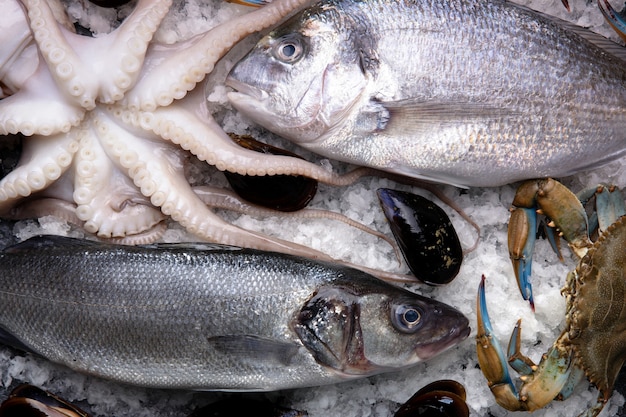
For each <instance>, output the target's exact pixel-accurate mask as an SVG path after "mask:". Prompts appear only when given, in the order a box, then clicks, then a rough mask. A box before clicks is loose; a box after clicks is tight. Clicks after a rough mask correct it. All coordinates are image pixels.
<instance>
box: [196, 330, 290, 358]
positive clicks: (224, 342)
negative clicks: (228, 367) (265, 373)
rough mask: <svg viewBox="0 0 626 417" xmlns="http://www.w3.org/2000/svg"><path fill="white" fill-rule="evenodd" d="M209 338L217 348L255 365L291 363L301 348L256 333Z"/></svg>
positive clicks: (213, 346)
mask: <svg viewBox="0 0 626 417" xmlns="http://www.w3.org/2000/svg"><path fill="white" fill-rule="evenodd" d="M207 340H208V342H209V344H210V345H211V347H212V348H214V349H215V350H217V351H219V352H222V353H224V354H228V355H230V356H232V357H233V358H236V359H237V360H240V361H244V362H249V363H251V364H255V365H258V364H259V363H263V364H268V363H274V364H277V365H289V364H290V363H291V361H292V359H293V357H294V356H295V355H296V353H297V352H298V349H299V348H300V346H299V345H297V344H296V343H289V342H283V341H280V340H275V339H270V338H265V337H261V336H256V335H224V336H213V337H209V338H208V339H207Z"/></svg>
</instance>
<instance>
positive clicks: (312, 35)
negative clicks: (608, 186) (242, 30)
mask: <svg viewBox="0 0 626 417" xmlns="http://www.w3.org/2000/svg"><path fill="white" fill-rule="evenodd" d="M588 39H591V40H593V41H594V42H595V43H597V44H600V43H602V44H603V46H604V47H605V48H604V49H611V52H615V54H619V55H620V56H619V57H618V56H616V55H612V54H611V53H608V52H606V51H605V50H604V49H601V48H599V47H597V46H595V45H594V43H592V42H590V41H589V40H588ZM609 44H611V42H609V41H607V40H606V39H603V38H601V37H599V36H596V35H593V34H590V33H585V32H584V31H583V30H582V29H580V28H578V29H574V28H573V27H572V26H571V25H566V24H564V23H563V22H560V21H557V20H556V19H552V18H549V17H547V16H545V15H542V14H539V13H537V12H533V11H532V10H529V9H527V8H524V7H522V6H519V5H516V4H513V3H510V2H506V1H501V0H431V1H422V0H366V1H355V0H323V1H322V2H319V3H316V4H315V5H314V6H312V7H310V8H309V9H306V10H305V11H303V12H301V13H300V14H298V15H296V16H295V17H294V18H292V19H291V20H289V21H287V22H285V23H284V24H283V25H281V26H280V27H278V28H276V29H275V30H273V31H272V32H271V33H269V34H268V35H267V36H266V37H264V38H262V39H261V40H260V41H259V43H258V44H257V45H256V46H255V47H254V48H253V50H252V51H250V53H249V54H248V55H247V56H246V57H244V58H243V59H242V60H241V61H240V62H239V63H237V64H236V65H235V67H234V68H233V69H232V70H231V72H230V74H229V76H228V78H227V84H228V85H230V86H231V87H233V88H234V89H235V90H238V91H236V92H232V93H229V98H230V100H231V103H232V104H233V106H234V107H235V108H237V109H238V110H239V111H241V112H242V113H244V114H245V115H246V116H248V117H249V118H251V119H252V120H253V121H255V122H257V123H259V124H261V125H262V126H264V127H266V128H267V129H269V130H271V131H273V132H275V133H277V134H279V135H281V136H283V137H285V138H287V139H289V140H291V141H294V142H296V143H298V144H299V145H301V146H303V147H306V148H307V149H309V150H311V151H313V152H316V153H319V154H322V155H325V156H327V157H330V158H334V159H339V160H344V161H347V162H351V163H355V164H358V165H367V166H372V167H375V168H379V169H383V170H387V171H391V172H394V173H399V174H402V175H407V176H412V177H417V178H425V179H429V180H434V181H437V182H443V183H450V184H454V185H460V186H497V185H502V184H507V183H511V182H514V181H517V180H522V179H528V178H536V177H546V176H557V177H559V176H565V175H569V174H572V173H574V172H577V171H580V170H583V169H588V168H591V167H595V166H598V165H600V164H602V163H605V162H607V161H610V160H613V159H616V158H618V157H620V156H622V155H623V154H624V152H625V148H626V61H625V60H623V58H624V56H625V54H624V53H623V52H621V53H620V52H619V51H618V48H615V47H611V46H610V45H609ZM614 46H616V45H614Z"/></svg>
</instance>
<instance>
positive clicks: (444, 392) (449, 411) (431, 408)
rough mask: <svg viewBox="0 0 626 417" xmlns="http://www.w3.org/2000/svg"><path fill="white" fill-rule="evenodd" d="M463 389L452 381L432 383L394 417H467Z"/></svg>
mask: <svg viewBox="0 0 626 417" xmlns="http://www.w3.org/2000/svg"><path fill="white" fill-rule="evenodd" d="M465 398H466V395H465V388H464V387H463V385H461V384H459V383H458V382H456V381H452V380H448V379H446V380H441V381H435V382H432V383H430V384H428V385H426V386H425V387H423V388H421V389H420V390H419V391H417V392H416V393H415V394H413V396H412V397H411V398H409V400H408V401H407V402H406V403H404V404H403V405H402V406H401V407H400V408H399V409H398V411H396V413H395V414H394V417H418V416H419V417H468V416H469V408H468V406H467V403H466V402H465Z"/></svg>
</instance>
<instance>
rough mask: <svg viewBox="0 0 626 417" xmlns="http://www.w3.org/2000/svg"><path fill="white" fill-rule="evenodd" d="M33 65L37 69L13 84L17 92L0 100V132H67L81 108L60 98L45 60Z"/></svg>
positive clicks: (77, 120)
mask: <svg viewBox="0 0 626 417" xmlns="http://www.w3.org/2000/svg"><path fill="white" fill-rule="evenodd" d="M35 59H37V58H36V56H35ZM35 66H36V67H37V70H36V71H35V72H34V73H33V74H32V75H31V76H30V77H28V78H27V79H25V80H22V81H20V82H19V84H20V85H17V86H16V87H15V89H16V90H19V91H17V92H16V93H15V94H13V95H11V96H10V97H7V98H4V99H2V101H0V135H8V134H17V133H22V134H23V135H25V136H31V135H44V136H48V135H52V134H57V133H60V132H69V130H70V129H71V128H72V127H74V126H77V125H79V124H80V122H81V121H82V119H83V118H84V116H85V110H84V109H83V108H81V107H79V106H76V105H73V104H71V103H67V102H66V101H64V100H63V98H62V93H61V92H60V91H59V90H58V89H56V87H55V84H54V82H53V81H52V78H51V75H50V73H49V72H48V70H47V68H46V66H45V63H43V62H41V61H40V62H39V63H38V64H35ZM22 82H23V84H22Z"/></svg>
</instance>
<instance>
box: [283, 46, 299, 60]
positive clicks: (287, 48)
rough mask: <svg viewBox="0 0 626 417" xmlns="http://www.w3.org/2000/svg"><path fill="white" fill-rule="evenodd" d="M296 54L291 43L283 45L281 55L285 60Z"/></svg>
mask: <svg viewBox="0 0 626 417" xmlns="http://www.w3.org/2000/svg"><path fill="white" fill-rule="evenodd" d="M295 53H296V46H295V45H294V44H293V43H288V44H285V45H283V55H284V56H285V57H287V58H291V57H293V56H294V55H295Z"/></svg>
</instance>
